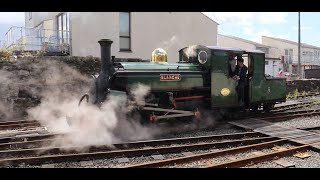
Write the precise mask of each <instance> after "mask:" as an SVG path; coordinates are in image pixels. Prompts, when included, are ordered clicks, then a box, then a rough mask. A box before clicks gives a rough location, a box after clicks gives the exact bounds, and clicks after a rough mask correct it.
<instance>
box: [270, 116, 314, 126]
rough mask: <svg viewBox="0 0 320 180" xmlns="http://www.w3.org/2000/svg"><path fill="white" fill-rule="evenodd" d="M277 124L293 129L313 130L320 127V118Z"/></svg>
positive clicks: (300, 119)
mask: <svg viewBox="0 0 320 180" xmlns="http://www.w3.org/2000/svg"><path fill="white" fill-rule="evenodd" d="M275 124H276V125H279V126H283V127H291V128H311V127H316V126H320V116H314V117H302V118H295V119H292V120H288V121H283V122H277V123H275Z"/></svg>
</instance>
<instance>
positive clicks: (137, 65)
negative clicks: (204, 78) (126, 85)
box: [121, 62, 201, 71]
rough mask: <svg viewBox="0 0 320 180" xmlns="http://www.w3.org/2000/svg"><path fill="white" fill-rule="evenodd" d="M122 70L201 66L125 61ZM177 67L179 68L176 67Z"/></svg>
mask: <svg viewBox="0 0 320 180" xmlns="http://www.w3.org/2000/svg"><path fill="white" fill-rule="evenodd" d="M121 65H122V66H123V68H124V70H126V71H130V70H134V71H137V70H140V69H141V70H162V71H167V70H168V69H169V70H190V71H194V70H198V71H199V70H201V67H200V66H199V65H195V64H183V63H152V62H150V63H144V62H125V63H121ZM178 67H179V69H178Z"/></svg>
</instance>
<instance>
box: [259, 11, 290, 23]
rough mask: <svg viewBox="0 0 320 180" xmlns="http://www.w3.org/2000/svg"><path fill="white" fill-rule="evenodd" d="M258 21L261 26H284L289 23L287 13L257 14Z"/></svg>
mask: <svg viewBox="0 0 320 180" xmlns="http://www.w3.org/2000/svg"><path fill="white" fill-rule="evenodd" d="M256 17H257V20H258V22H260V23H261V24H282V23H286V22H287V17H288V13H287V12H263V13H258V14H257V16H256Z"/></svg>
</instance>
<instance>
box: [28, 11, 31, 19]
mask: <svg viewBox="0 0 320 180" xmlns="http://www.w3.org/2000/svg"><path fill="white" fill-rule="evenodd" d="M28 16H29V20H31V19H32V12H29V15H28Z"/></svg>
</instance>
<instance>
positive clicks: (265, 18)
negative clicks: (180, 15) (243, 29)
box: [204, 12, 288, 26]
mask: <svg viewBox="0 0 320 180" xmlns="http://www.w3.org/2000/svg"><path fill="white" fill-rule="evenodd" d="M204 14H206V15H207V16H209V17H210V18H212V19H214V20H215V21H217V22H218V23H219V24H223V23H237V24H239V25H245V26H246V25H252V23H253V22H255V23H261V24H281V23H286V22H287V17H288V13H287V12H204Z"/></svg>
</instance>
